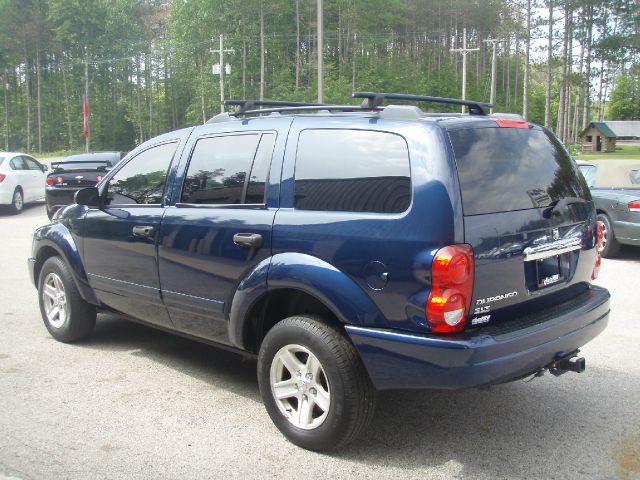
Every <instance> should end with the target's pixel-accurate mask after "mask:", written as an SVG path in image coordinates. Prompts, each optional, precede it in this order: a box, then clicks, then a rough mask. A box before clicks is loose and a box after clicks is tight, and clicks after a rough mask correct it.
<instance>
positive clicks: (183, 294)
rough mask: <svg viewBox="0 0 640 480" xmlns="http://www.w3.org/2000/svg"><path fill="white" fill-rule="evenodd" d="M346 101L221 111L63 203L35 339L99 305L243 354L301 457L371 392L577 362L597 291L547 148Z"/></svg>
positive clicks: (49, 228)
mask: <svg viewBox="0 0 640 480" xmlns="http://www.w3.org/2000/svg"><path fill="white" fill-rule="evenodd" d="M357 96H360V97H363V98H364V99H365V101H364V104H363V106H362V107H353V106H325V105H322V106H317V105H316V106H314V105H305V104H289V103H286V102H272V103H270V102H262V103H260V102H245V101H236V102H229V103H233V104H236V105H238V106H239V108H238V110H237V111H236V112H235V113H234V114H231V115H230V114H220V115H218V116H216V117H214V118H213V119H211V120H210V121H209V122H208V123H207V124H205V125H201V126H197V127H194V128H187V129H183V130H179V131H176V132H171V133H167V134H164V135H161V136H159V137H157V138H154V139H152V140H149V141H147V142H145V143H144V144H142V145H140V146H139V147H138V148H136V149H135V150H133V151H132V152H131V153H129V154H128V155H127V157H126V158H125V159H124V160H123V161H122V162H121V163H119V164H118V165H117V166H116V167H115V168H114V169H113V170H112V171H110V172H109V173H108V174H106V176H105V178H104V179H103V180H102V181H101V182H100V183H99V184H98V185H97V186H96V187H89V188H85V189H83V190H81V191H79V192H78V194H77V195H76V204H74V205H70V206H67V207H65V208H64V209H62V210H60V211H59V212H58V213H57V214H56V216H55V217H54V220H53V223H52V224H50V225H46V226H43V227H41V228H39V229H38V230H36V232H35V234H34V243H33V255H32V257H31V258H30V259H29V263H30V273H31V277H32V279H33V281H34V282H35V284H36V286H37V287H38V292H39V301H40V308H41V312H42V316H43V319H44V323H45V325H46V327H47V329H48V330H49V332H50V333H51V335H52V336H53V337H55V338H56V339H58V340H60V341H63V342H73V341H77V340H80V339H82V338H84V337H86V336H87V335H88V334H90V332H91V331H92V329H93V327H94V325H95V321H96V312H100V311H115V312H119V313H120V314H123V315H125V316H127V317H129V318H131V319H132V320H135V321H139V322H143V323H145V324H149V325H152V326H155V327H158V328H161V329H165V330H169V331H172V332H176V333H179V334H181V335H184V336H188V337H191V338H195V339H198V340H201V341H204V342H208V343H211V344H213V345H220V346H224V347H226V348H231V349H235V350H237V351H242V352H243V353H245V354H247V353H249V354H253V355H255V356H256V357H257V362H258V382H259V386H260V392H261V395H262V398H263V400H264V403H265V406H266V409H267V411H268V413H269V415H270V416H271V418H272V419H273V421H274V423H275V424H276V425H277V427H278V428H279V429H280V430H281V431H282V433H283V434H284V435H285V436H286V437H287V438H288V439H290V440H291V441H292V442H294V443H296V444H298V445H300V446H302V447H305V448H309V449H313V450H327V449H332V448H339V447H340V446H342V445H344V444H346V443H347V442H349V441H350V440H352V439H353V438H355V436H356V435H358V433H360V432H361V431H362V430H363V429H364V428H365V427H366V425H367V424H368V422H369V420H370V419H371V417H372V415H373V412H374V407H375V398H376V390H384V389H412V388H438V389H460V388H466V387H474V386H482V385H491V384H496V383H501V382H507V381H510V380H515V379H519V378H523V377H526V376H529V375H541V374H542V373H543V372H544V371H546V370H549V371H551V372H552V373H554V374H556V375H558V374H561V373H564V372H565V371H571V370H572V371H577V372H580V371H582V370H583V369H584V359H582V358H579V357H577V355H576V354H577V352H578V348H579V347H581V346H582V345H584V344H585V343H587V342H588V341H590V340H591V339H593V338H594V337H595V336H596V335H598V334H599V333H600V332H601V331H602V330H603V329H604V328H605V326H606V324H607V321H608V316H609V293H608V292H607V290H605V289H603V288H599V287H596V286H592V285H591V280H592V279H594V278H595V276H596V275H597V271H598V269H599V265H600V258H599V255H598V253H597V248H596V247H597V242H598V230H597V226H596V225H597V224H596V214H595V210H594V206H593V202H592V201H591V197H590V194H589V190H588V188H587V186H586V184H585V182H584V179H583V178H582V176H581V175H580V173H579V171H578V169H577V167H576V165H575V162H574V161H573V160H572V159H571V157H570V156H569V155H568V153H567V151H566V150H565V148H564V147H563V145H562V144H561V143H560V142H559V141H558V140H557V139H556V138H555V137H554V136H553V134H552V133H550V132H549V131H547V130H545V129H544V128H541V127H540V126H537V125H533V124H530V123H527V122H525V121H522V120H516V119H512V118H504V117H500V116H491V115H488V114H487V112H486V106H485V105H482V104H477V103H475V102H460V101H455V100H447V99H437V98H436V99H434V98H433V97H420V96H409V95H401V94H359V95H357ZM389 99H391V100H403V101H404V100H414V101H424V100H428V101H437V102H446V103H464V104H466V105H467V106H468V107H469V111H470V114H453V113H440V114H434V113H425V112H423V111H422V110H420V109H419V108H417V107H415V106H412V105H406V104H405V105H388V106H382V102H383V101H385V100H387V101H388V100H389ZM258 107H270V108H262V109H260V108H258Z"/></svg>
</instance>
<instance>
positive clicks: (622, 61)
mask: <svg viewBox="0 0 640 480" xmlns="http://www.w3.org/2000/svg"><path fill="white" fill-rule="evenodd" d="M323 3H324V5H323V13H324V21H323V23H324V29H323V32H324V48H323V52H322V53H323V59H324V75H323V78H324V101H325V102H329V103H339V104H345V103H351V99H350V93H351V92H352V91H382V92H405V93H416V94H423V95H433V96H444V97H453V98H460V96H461V90H462V55H461V54H460V53H459V52H454V51H452V50H454V49H458V48H461V47H462V45H463V32H465V31H466V35H467V46H468V48H478V49H479V50H477V51H474V52H470V53H469V54H468V56H467V60H468V71H467V98H470V99H474V100H480V101H485V102H488V101H489V100H490V91H491V66H492V48H493V45H494V44H495V48H496V61H497V65H496V66H497V75H496V101H495V105H496V110H497V111H502V112H514V113H519V114H522V115H524V116H525V117H526V118H528V119H530V120H532V121H534V122H537V123H540V124H543V125H545V126H548V127H550V128H552V129H553V130H554V131H555V132H556V133H557V134H558V135H559V137H560V138H561V139H562V140H563V141H564V142H565V143H568V144H572V143H575V142H577V141H578V140H579V134H580V132H581V131H582V130H583V129H584V127H585V126H586V125H587V124H588V122H589V121H592V120H601V119H603V118H606V119H615V120H624V119H640V33H639V32H640V2H638V1H637V0H606V1H603V0H544V1H543V0H324V2H323ZM317 33H318V30H317V0H262V1H260V0H172V1H167V0H0V75H1V79H0V80H1V84H2V87H3V88H2V90H3V98H2V99H0V102H2V105H1V106H2V117H1V119H0V125H1V126H2V130H1V132H2V139H1V140H0V146H4V149H5V150H19V151H27V152H50V151H78V150H82V149H84V146H85V143H84V142H85V138H84V129H83V105H84V95H85V89H88V92H89V95H88V103H89V111H90V115H89V126H90V132H91V137H90V141H91V149H92V150H129V149H130V148H131V147H132V146H134V145H135V144H137V143H140V142H141V141H143V140H145V139H147V138H150V137H152V136H155V135H157V134H160V133H163V132H165V131H168V130H172V129H176V128H180V127H183V126H188V125H194V124H197V123H203V122H204V121H206V120H207V119H208V118H210V117H211V116H213V115H215V114H216V113H218V112H220V87H219V77H218V76H216V75H213V74H212V67H213V65H214V64H216V63H218V54H216V53H213V52H212V50H214V49H218V48H219V35H220V34H223V35H224V38H225V45H224V47H225V49H227V48H228V49H233V53H226V54H225V63H228V64H229V65H230V68H231V72H230V74H229V75H225V92H224V96H225V98H266V99H278V100H299V101H316V100H317V98H318V91H317V80H318V78H317V73H318V69H317V44H318V43H317ZM488 40H494V42H489V41H488ZM527 79H528V81H527ZM438 108H439V109H440V110H441V109H442V106H440V107H438Z"/></svg>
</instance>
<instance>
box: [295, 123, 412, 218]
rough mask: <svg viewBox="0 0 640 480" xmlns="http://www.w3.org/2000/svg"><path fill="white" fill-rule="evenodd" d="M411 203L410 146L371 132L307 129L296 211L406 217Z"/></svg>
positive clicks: (302, 137) (397, 138)
mask: <svg viewBox="0 0 640 480" xmlns="http://www.w3.org/2000/svg"><path fill="white" fill-rule="evenodd" d="M410 203H411V174H410V169H409V150H408V147H407V143H406V141H405V140H404V138H402V137H401V136H399V135H396V134H393V133H387V132H377V131H369V130H346V129H345V130H323V129H317V130H313V129H311V130H304V131H303V132H302V133H301V134H300V138H299V140H298V153H297V158H296V171H295V208H297V209H300V210H324V211H343V212H372V213H400V212H404V211H405V210H406V209H407V208H409V205H410Z"/></svg>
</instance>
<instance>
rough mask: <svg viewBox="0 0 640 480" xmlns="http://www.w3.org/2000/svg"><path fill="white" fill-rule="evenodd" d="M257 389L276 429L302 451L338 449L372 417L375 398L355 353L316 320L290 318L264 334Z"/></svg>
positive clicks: (332, 329)
mask: <svg viewBox="0 0 640 480" xmlns="http://www.w3.org/2000/svg"><path fill="white" fill-rule="evenodd" d="M258 383H259V385H260V394H261V395H262V400H263V402H264V404H265V407H266V409H267V412H268V413H269V416H270V417H271V419H272V420H273V422H274V423H275V425H276V426H277V427H278V429H279V430H280V431H281V432H282V433H283V434H284V436H285V437H287V439H288V440H290V441H291V442H293V443H295V444H296V445H299V446H301V447H303V448H307V449H310V450H318V451H323V450H332V449H336V448H340V447H341V446H343V445H345V444H347V443H349V442H350V441H352V440H353V439H354V438H355V437H356V436H357V435H358V434H359V433H360V432H361V431H362V430H363V429H364V428H365V427H366V426H367V425H368V424H369V422H370V421H371V418H372V417H373V412H374V409H375V396H376V392H375V389H374V387H373V385H372V383H371V380H370V379H369V376H368V375H367V372H366V370H365V369H364V366H363V365H362V362H361V360H360V357H359V356H358V353H357V352H356V350H355V348H354V346H353V345H352V344H351V342H349V340H348V339H347V338H346V336H345V335H344V334H343V333H342V332H341V331H340V330H339V329H337V328H335V327H333V326H330V325H328V324H327V323H325V322H324V321H323V320H322V319H321V318H320V317H307V316H296V317H289V318H286V319H284V320H282V321H281V322H280V323H278V324H276V325H275V326H274V327H273V328H272V329H271V330H269V333H267V335H266V337H265V339H264V341H263V342H262V346H261V348H260V354H259V357H258Z"/></svg>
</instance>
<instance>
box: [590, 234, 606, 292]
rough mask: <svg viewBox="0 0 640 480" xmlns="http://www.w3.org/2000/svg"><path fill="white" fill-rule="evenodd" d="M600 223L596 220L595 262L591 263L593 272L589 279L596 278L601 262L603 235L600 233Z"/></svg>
mask: <svg viewBox="0 0 640 480" xmlns="http://www.w3.org/2000/svg"><path fill="white" fill-rule="evenodd" d="M602 228H603V226H602V223H600V222H598V223H597V226H596V263H595V264H594V265H593V272H592V273H591V280H595V279H596V278H598V275H599V274H600V264H601V263H602V254H601V252H602V248H603V247H604V245H603V240H604V236H603V234H602Z"/></svg>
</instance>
